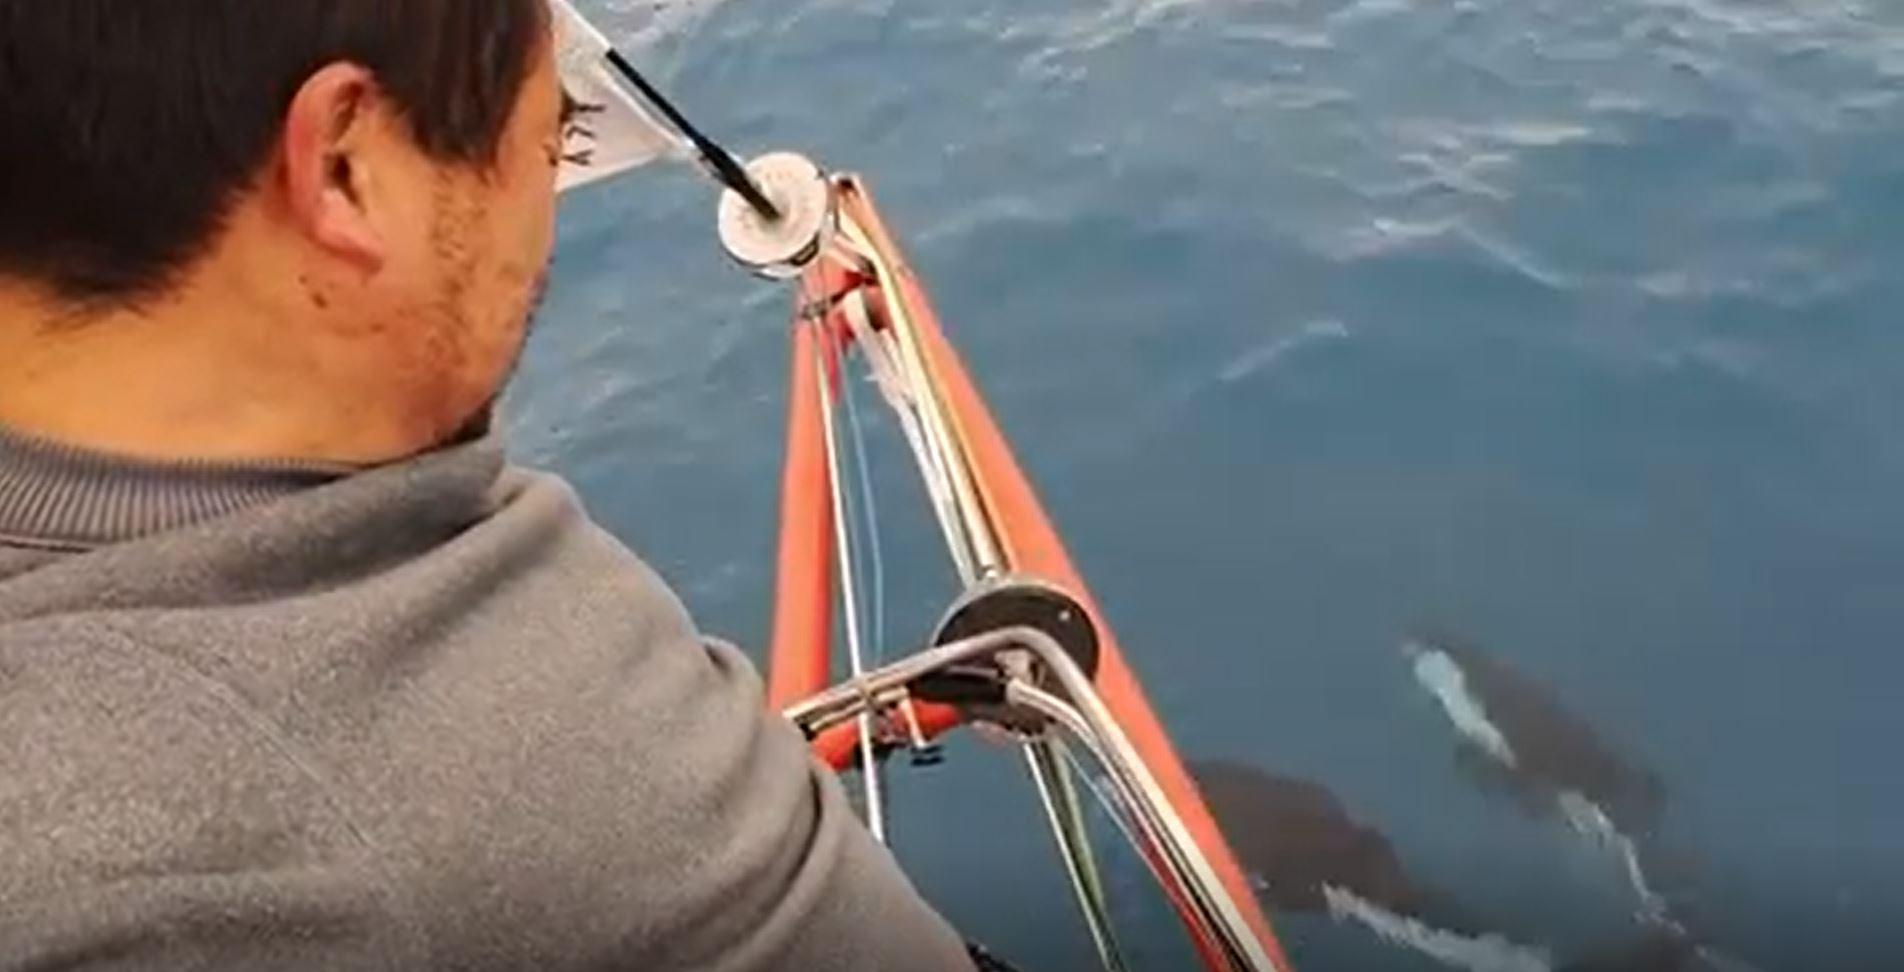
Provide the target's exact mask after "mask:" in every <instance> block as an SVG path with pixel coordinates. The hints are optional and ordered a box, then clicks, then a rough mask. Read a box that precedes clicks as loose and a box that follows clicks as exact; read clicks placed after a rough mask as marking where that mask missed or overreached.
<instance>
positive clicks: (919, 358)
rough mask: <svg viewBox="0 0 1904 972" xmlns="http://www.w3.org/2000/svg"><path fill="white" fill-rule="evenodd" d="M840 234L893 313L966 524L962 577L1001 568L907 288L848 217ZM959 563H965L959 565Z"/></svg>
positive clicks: (926, 427)
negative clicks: (864, 258) (861, 255)
mask: <svg viewBox="0 0 1904 972" xmlns="http://www.w3.org/2000/svg"><path fill="white" fill-rule="evenodd" d="M840 230H841V234H842V235H843V236H845V237H847V238H849V239H851V240H852V241H853V244H854V245H855V246H857V247H860V248H861V249H863V250H865V251H866V252H867V254H868V255H869V256H870V257H871V260H872V264H873V273H874V275H875V276H876V277H877V278H878V279H879V287H880V290H881V291H882V292H883V293H884V294H885V296H886V304H887V310H888V311H889V314H890V316H891V325H892V329H893V332H894V334H895V335H896V337H897V339H898V345H899V351H900V354H899V358H900V363H901V365H902V367H903V368H904V370H905V376H906V380H907V381H908V383H909V384H911V385H912V386H913V389H914V391H913V394H914V397H915V398H916V399H917V400H918V403H919V412H920V419H921V422H920V424H921V426H922V428H923V431H924V433H925V436H924V438H925V440H926V444H927V446H928V448H929V449H931V450H932V451H933V452H935V453H937V455H938V458H939V462H940V463H941V465H942V466H943V468H944V469H945V471H946V473H947V475H948V478H949V480H950V483H951V486H952V490H953V496H954V497H955V499H956V501H957V511H958V514H959V517H960V519H961V521H962V523H963V525H964V528H965V529H964V533H965V536H966V538H967V539H968V541H969V542H970V544H971V557H970V561H971V564H972V565H973V566H975V567H976V568H977V572H976V573H975V574H973V575H969V576H966V577H965V578H964V579H965V581H966V583H968V584H969V583H972V582H973V581H975V580H977V579H978V577H979V576H985V575H991V574H994V573H997V572H999V571H1001V570H1003V569H1004V566H1005V565H1004V563H1003V560H1002V558H1001V556H1000V552H999V547H998V541H997V538H996V537H995V536H993V535H992V524H991V522H990V520H989V519H988V518H987V516H986V513H985V508H984V505H983V503H981V502H980V500H979V497H978V492H977V488H976V486H974V484H973V482H972V478H971V469H970V467H969V466H968V465H967V464H966V459H965V455H964V453H963V452H962V451H961V450H960V449H959V447H958V445H957V438H956V436H954V435H953V433H952V430H951V420H950V419H948V418H947V416H946V414H945V411H944V402H943V401H942V400H941V399H940V398H939V389H938V388H937V386H936V385H935V384H934V382H933V380H932V374H931V370H930V369H929V368H928V367H927V365H926V360H925V353H924V352H923V351H922V350H921V348H920V345H919V336H918V334H917V333H916V332H915V330H914V324H913V321H912V315H911V314H910V313H909V312H908V311H907V309H906V304H905V300H904V293H905V291H904V290H903V289H902V285H901V282H900V279H899V275H898V273H897V272H896V271H895V270H894V268H893V266H892V264H891V263H890V262H889V261H888V260H887V259H886V258H885V256H884V254H881V253H880V252H879V251H878V249H877V248H876V247H874V246H873V245H872V244H871V243H870V241H868V240H867V239H866V238H865V230H864V228H862V227H860V226H857V225H855V224H854V223H853V222H852V221H851V220H845V221H842V223H841V225H840ZM962 566H963V564H962Z"/></svg>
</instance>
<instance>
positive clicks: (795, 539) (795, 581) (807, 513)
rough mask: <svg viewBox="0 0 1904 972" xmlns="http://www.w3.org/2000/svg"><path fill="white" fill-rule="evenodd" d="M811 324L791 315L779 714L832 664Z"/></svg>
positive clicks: (778, 616)
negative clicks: (790, 373)
mask: <svg viewBox="0 0 1904 972" xmlns="http://www.w3.org/2000/svg"><path fill="white" fill-rule="evenodd" d="M817 343H818V342H817V341H816V340H815V334H814V329H813V326H812V325H810V324H807V323H805V322H802V321H796V322H795V325H794V329H793V378H792V382H791V386H790V387H791V396H790V400H789V402H788V407H787V415H788V418H787V458H786V468H785V473H784V475H783V478H782V483H781V492H780V556H779V565H778V579H777V581H776V585H775V586H776V590H775V592H774V628H773V648H772V653H771V654H770V655H769V659H768V666H767V704H768V705H769V706H770V707H771V708H772V709H773V710H774V711H776V712H778V711H780V710H782V709H785V708H787V707H788V706H790V705H793V704H794V703H796V702H799V701H800V700H802V699H806V698H810V697H812V696H814V695H817V694H819V693H820V692H823V691H825V690H826V687H827V685H828V684H829V682H830V681H831V679H832V665H833V499H832V493H831V489H832V485H831V484H832V471H831V470H830V469H829V468H828V467H827V462H826V440H825V439H824V438H823V435H824V433H823V431H822V426H821V422H823V421H824V417H823V416H822V414H821V409H820V380H819V375H818V374H817V369H816V368H815V367H814V364H813V363H814V360H815V357H814V356H815V354H817V353H818V349H817V347H816V345H817Z"/></svg>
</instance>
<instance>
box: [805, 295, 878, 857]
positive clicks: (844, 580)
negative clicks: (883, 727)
mask: <svg viewBox="0 0 1904 972" xmlns="http://www.w3.org/2000/svg"><path fill="white" fill-rule="evenodd" d="M806 326H808V327H817V328H819V329H820V331H819V340H818V341H816V342H814V355H813V367H814V369H815V370H816V371H817V372H818V374H817V375H816V377H817V378H818V380H819V391H820V416H821V422H820V430H821V432H822V433H824V434H823V435H822V439H823V440H824V442H825V445H826V464H827V469H828V471H829V473H830V475H829V476H828V479H829V482H828V488H829V489H830V491H831V492H832V494H833V533H834V540H835V542H836V543H837V544H838V550H839V562H840V563H839V573H840V598H841V600H842V602H843V605H842V606H843V608H844V610H843V611H842V612H841V614H842V615H843V617H842V618H841V621H842V623H843V625H842V626H843V627H844V628H845V629H846V649H847V657H848V660H849V662H850V663H851V665H852V666H853V677H854V678H859V677H860V676H862V675H864V674H865V672H866V658H865V653H864V651H863V650H862V647H861V645H860V634H861V632H860V616H859V593H858V591H857V590H855V586H854V577H855V575H854V573H853V549H852V538H851V536H850V530H851V527H850V525H849V524H848V523H847V519H846V498H845V496H844V495H843V493H842V492H841V481H842V477H841V475H840V473H841V470H840V443H839V432H838V430H837V429H836V428H835V427H834V422H835V417H834V414H833V389H832V385H831V382H832V375H831V374H830V373H829V369H828V368H827V362H828V361H829V360H838V359H837V351H836V346H835V344H834V343H833V340H832V338H831V336H830V334H829V332H828V331H827V329H826V326H825V324H824V323H813V324H808V325H806ZM858 721H859V757H860V779H861V782H862V783H863V784H864V785H865V788H866V826H867V829H868V830H871V831H872V834H873V837H874V839H876V840H878V841H879V842H880V843H882V844H883V843H885V842H886V807H885V799H884V797H883V795H882V794H881V792H880V780H879V753H878V752H877V751H876V750H875V749H874V747H873V716H872V713H870V712H866V713H861V714H860V717H859V720H858Z"/></svg>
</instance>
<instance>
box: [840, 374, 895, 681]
mask: <svg viewBox="0 0 1904 972" xmlns="http://www.w3.org/2000/svg"><path fill="white" fill-rule="evenodd" d="M840 368H841V371H840V376H841V382H840V383H841V385H842V386H843V390H842V393H841V396H840V397H841V398H843V399H844V400H845V402H846V428H847V431H848V432H849V433H850V435H849V437H848V439H847V442H848V444H850V445H851V446H852V453H853V464H854V465H855V466H856V467H858V472H859V497H860V502H859V503H857V504H855V505H856V506H857V507H858V508H859V510H860V512H862V513H863V514H865V516H864V522H863V524H861V525H862V526H863V527H864V531H865V532H864V533H862V534H861V536H862V537H863V538H864V540H865V546H866V550H867V557H866V558H865V559H866V561H867V565H868V570H869V571H870V572H871V574H872V598H871V601H872V604H871V605H870V608H871V611H872V625H871V627H872V635H873V643H872V657H873V661H874V662H875V663H878V662H880V661H883V660H885V657H886V556H885V552H884V550H883V547H884V544H883V543H881V535H880V532H879V501H878V499H877V498H876V497H875V495H874V493H873V470H872V465H871V463H869V462H868V461H867V458H866V427H865V425H864V423H862V422H861V421H860V413H859V391H858V388H857V387H856V385H855V383H854V381H853V379H852V378H851V377H850V376H848V375H847V374H846V362H845V360H844V357H843V356H842V360H841V362H840Z"/></svg>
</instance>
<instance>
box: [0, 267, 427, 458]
mask: <svg viewBox="0 0 1904 972" xmlns="http://www.w3.org/2000/svg"><path fill="white" fill-rule="evenodd" d="M199 292H202V290H201V291H199ZM193 294H194V290H193V289H192V288H187V289H186V290H185V291H184V292H183V293H182V294H181V295H180V296H177V297H174V298H170V299H166V300H161V301H155V302H153V303H151V304H149V305H146V306H143V307H140V308H138V309H128V310H117V311H112V312H107V313H97V314H89V315H84V316H81V315H76V314H73V313H70V312H67V313H62V312H60V311H59V310H57V309H55V308H56V305H54V304H53V303H51V302H49V301H47V300H45V299H44V298H43V297H41V296H39V295H37V294H32V293H28V292H27V291H26V290H25V289H24V288H21V287H19V286H17V285H8V284H5V283H0V425H4V426H7V427H9V428H11V429H13V430H15V431H17V432H21V433H25V434H27V435H31V436H36V437H39V438H42V439H46V440H49V441H54V442H60V443H64V444H68V445H73V446H78V447H82V448H87V449H93V450H98V451H102V452H110V453H114V454H118V455H125V456H135V457H140V458H147V459H161V460H166V459H200V460H221V461H237V462H245V461H259V460H264V461H284V460H306V461H320V462H337V463H352V464H370V463H376V462H382V461H388V460H391V459H395V458H400V457H402V456H404V455H408V454H412V453H414V452H416V451H418V448H419V446H418V445H417V444H416V443H415V436H414V433H413V432H410V433H406V430H404V429H402V428H400V427H399V425H398V423H395V422H392V421H391V420H390V418H389V416H390V415H391V414H401V413H400V411H399V410H395V409H388V408H380V407H379V406H381V405H383V404H384V403H379V402H376V401H372V400H369V399H368V398H367V397H366V396H364V395H363V394H361V393H360V392H361V389H355V390H353V389H346V388H343V387H340V386H339V385H338V384H337V383H335V382H328V381H326V380H325V376H329V375H336V374H339V373H348V370H349V363H348V362H344V361H339V360H335V356H334V355H333V354H330V353H327V349H326V346H325V345H324V344H323V343H322V342H321V341H314V340H301V339H300V335H298V334H297V333H296V332H295V331H292V330H289V329H294V328H296V327H297V324H296V323H295V321H294V320H293V319H291V318H290V317H288V316H285V315H280V314H275V313H272V312H271V311H270V310H268V309H263V308H260V309H256V310H248V309H245V308H240V307H233V306H213V305H212V303H211V302H208V301H205V300H202V299H195V298H194V296H193ZM353 391H356V392H359V393H356V394H353V393H352V392H353Z"/></svg>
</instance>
